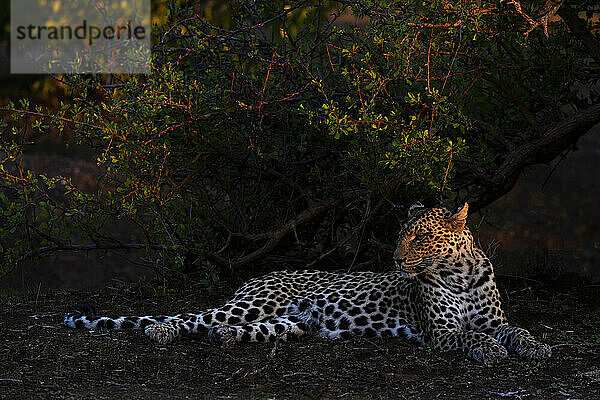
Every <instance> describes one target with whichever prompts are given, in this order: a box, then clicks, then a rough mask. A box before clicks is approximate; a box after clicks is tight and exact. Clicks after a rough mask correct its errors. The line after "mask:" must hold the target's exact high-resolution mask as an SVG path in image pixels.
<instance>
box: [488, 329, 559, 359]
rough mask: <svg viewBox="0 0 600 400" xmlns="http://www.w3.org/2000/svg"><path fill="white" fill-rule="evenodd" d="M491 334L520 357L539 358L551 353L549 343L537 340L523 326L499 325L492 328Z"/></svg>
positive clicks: (548, 355)
mask: <svg viewBox="0 0 600 400" xmlns="http://www.w3.org/2000/svg"><path fill="white" fill-rule="evenodd" d="M492 336H494V337H495V338H496V339H498V341H499V342H500V343H502V344H503V345H505V346H506V347H508V349H509V350H512V351H514V352H515V353H517V354H518V355H520V356H521V357H525V358H529V359H539V358H545V357H550V356H551V355H552V349H551V348H550V346H549V345H547V344H546V343H542V342H540V341H538V340H537V339H536V338H535V337H533V336H532V335H531V334H530V333H529V331H527V330H526V329H523V328H518V327H516V326H510V325H501V326H499V327H498V328H496V329H495V330H494V332H493V333H492Z"/></svg>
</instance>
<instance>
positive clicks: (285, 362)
mask: <svg viewBox="0 0 600 400" xmlns="http://www.w3.org/2000/svg"><path fill="white" fill-rule="evenodd" d="M499 283H500V287H501V291H502V295H503V298H504V308H505V310H506V311H507V314H508V316H509V319H510V320H511V322H512V323H514V324H516V325H519V326H523V327H525V328H527V329H529V330H530V331H531V332H532V333H533V334H534V335H535V336H537V337H539V338H543V340H544V341H546V342H547V343H549V344H550V345H552V351H553V353H554V354H553V357H552V358H551V359H549V360H545V361H542V362H538V361H526V360H522V359H519V358H517V357H516V356H514V355H513V356H511V357H510V359H508V360H506V361H505V362H503V363H502V364H500V365H497V366H494V367H484V366H483V365H481V364H479V363H477V362H475V361H472V360H471V359H468V358H467V357H465V356H464V355H463V354H461V353H457V352H452V353H439V352H437V351H432V350H431V349H428V348H420V347H417V346H416V345H415V344H413V343H411V342H409V341H406V340H403V339H399V338H391V339H385V340H373V341H368V340H364V339H357V340H353V341H329V340H324V339H317V338H306V339H303V340H301V341H298V342H294V343H280V344H279V345H278V346H277V347H274V345H273V344H242V345H238V346H236V347H234V348H232V349H227V350H221V349H218V348H215V347H212V346H210V345H209V344H208V343H207V340H206V337H205V336H204V335H203V336H199V337H197V338H187V339H183V340H179V341H176V342H175V343H172V344H170V345H168V346H159V345H156V344H155V343H153V342H151V341H150V340H149V339H147V338H146V337H145V336H144V335H143V334H142V333H141V332H139V331H138V332H106V331H96V332H87V331H83V330H71V329H67V328H64V327H63V326H62V325H61V321H62V317H63V313H64V312H65V311H69V310H72V309H73V308H75V307H76V306H77V305H79V304H82V303H88V304H96V305H98V306H100V308H101V309H103V310H104V311H105V312H106V313H107V314H110V315H116V314H136V313H138V314H139V313H149V314H174V313H178V312H183V311H194V310H198V309H202V308H206V307H208V306H214V305H217V304H219V303H220V302H221V301H222V300H224V298H225V295H227V294H229V293H231V289H230V288H219V289H218V290H215V291H214V292H213V294H212V295H208V294H207V293H206V291H204V290H203V289H201V288H200V286H199V285H188V289H186V291H184V292H179V293H176V294H171V295H167V296H165V297H156V296H155V295H154V293H153V292H152V291H151V290H147V288H144V287H142V286H132V285H117V286H118V287H114V286H113V287H107V288H104V289H101V290H98V291H92V292H90V291H86V292H84V291H64V290H62V291H44V292H36V291H30V292H16V291H10V290H8V289H5V290H4V291H2V292H0V293H1V296H0V365H1V366H2V367H1V368H0V397H1V398H46V397H48V398H94V399H103V398H167V397H168V398H240V397H242V398H248V397H251V398H299V399H305V398H306V399H311V398H356V397H360V398H395V399H432V398H437V397H439V398H453V399H459V398H462V399H499V398H514V399H518V398H523V399H538V398H539V399H595V398H599V397H600V312H599V311H600V301H599V298H600V297H599V294H600V290H599V289H600V288H598V287H597V286H593V285H586V284H584V283H580V284H578V287H577V288H573V287H571V288H569V290H564V289H556V288H554V287H552V286H551V285H550V284H541V283H537V282H534V281H531V280H511V281H507V280H501V281H500V282H499ZM215 293H217V294H215Z"/></svg>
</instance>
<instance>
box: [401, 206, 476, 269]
mask: <svg viewBox="0 0 600 400" xmlns="http://www.w3.org/2000/svg"><path fill="white" fill-rule="evenodd" d="M468 210H469V205H468V204H467V203H465V205H464V206H463V207H462V208H461V209H460V210H459V211H458V212H456V213H453V212H451V211H450V210H447V209H445V208H425V207H424V206H423V205H422V204H420V203H415V204H413V205H412V206H411V207H410V210H409V211H408V220H407V221H406V223H405V224H404V226H403V227H402V229H401V230H400V237H399V238H398V246H397V248H396V251H395V252H394V260H395V262H396V266H397V267H398V268H400V269H401V270H402V271H404V272H405V273H407V274H410V275H412V274H416V273H419V272H421V271H423V270H424V269H426V268H427V267H428V266H430V265H432V263H433V262H435V261H439V260H442V259H443V258H444V257H446V256H447V255H448V254H452V253H454V252H456V251H458V247H459V244H461V243H465V239H466V237H467V236H468V237H470V235H471V234H470V232H469V228H467V227H466V226H465V222H466V220H467V212H468Z"/></svg>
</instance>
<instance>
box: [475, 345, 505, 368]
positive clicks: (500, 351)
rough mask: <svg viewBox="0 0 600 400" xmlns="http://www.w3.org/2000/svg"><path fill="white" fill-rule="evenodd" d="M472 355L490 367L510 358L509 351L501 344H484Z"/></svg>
mask: <svg viewBox="0 0 600 400" xmlns="http://www.w3.org/2000/svg"><path fill="white" fill-rule="evenodd" d="M471 355H472V356H473V358H474V359H476V360H477V361H479V362H482V363H483V364H485V365H486V366H488V367H489V366H491V365H494V364H497V363H498V362H500V361H502V360H503V359H505V358H506V357H508V350H506V348H505V347H504V346H502V345H501V344H500V343H482V344H481V345H480V346H479V347H477V348H476V349H474V350H473V351H472V352H471Z"/></svg>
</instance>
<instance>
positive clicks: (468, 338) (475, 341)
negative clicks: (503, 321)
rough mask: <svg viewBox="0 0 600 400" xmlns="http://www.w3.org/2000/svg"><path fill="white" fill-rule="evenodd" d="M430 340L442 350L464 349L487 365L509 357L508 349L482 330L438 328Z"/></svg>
mask: <svg viewBox="0 0 600 400" xmlns="http://www.w3.org/2000/svg"><path fill="white" fill-rule="evenodd" d="M428 341H429V342H431V344H432V345H433V346H434V347H435V348H436V349H439V350H442V351H449V350H462V351H464V352H465V353H467V354H468V355H469V356H471V357H472V358H474V359H475V360H477V361H479V362H482V363H484V364H485V365H492V364H494V363H497V362H498V361H501V360H502V359H504V358H506V357H508V351H507V350H506V348H505V347H504V346H503V345H502V344H500V342H498V341H497V340H496V339H494V338H493V337H491V336H490V335H487V334H485V333H482V332H475V331H464V330H436V331H434V332H433V333H432V334H431V338H430V340H428Z"/></svg>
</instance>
